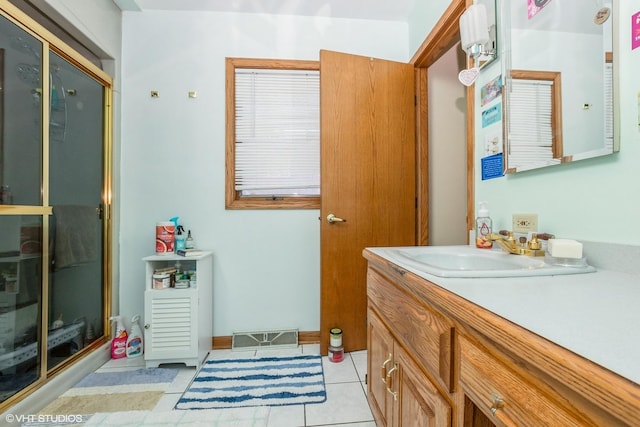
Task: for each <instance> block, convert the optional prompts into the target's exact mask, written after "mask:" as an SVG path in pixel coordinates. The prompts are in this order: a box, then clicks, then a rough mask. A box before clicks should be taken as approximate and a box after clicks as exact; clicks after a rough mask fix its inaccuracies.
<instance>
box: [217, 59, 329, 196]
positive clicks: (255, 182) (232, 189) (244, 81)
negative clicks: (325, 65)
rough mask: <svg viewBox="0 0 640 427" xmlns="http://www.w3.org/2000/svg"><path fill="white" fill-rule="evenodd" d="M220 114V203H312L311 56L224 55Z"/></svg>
mask: <svg viewBox="0 0 640 427" xmlns="http://www.w3.org/2000/svg"><path fill="white" fill-rule="evenodd" d="M310 65H311V67H310ZM229 86H232V87H229ZM227 117H228V120H227V154H228V155H227V207H228V208H242V207H245V208H274V207H277V208H282V207H298V208H305V207H306V208H312V207H319V196H320V72H319V70H318V66H317V63H314V62H307V61H268V60H240V59H235V60H234V59H228V64H227ZM230 122H232V124H231V123H230Z"/></svg>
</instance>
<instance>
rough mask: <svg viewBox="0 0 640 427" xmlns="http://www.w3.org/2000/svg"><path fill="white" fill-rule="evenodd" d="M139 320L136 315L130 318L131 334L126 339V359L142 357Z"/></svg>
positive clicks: (142, 348) (142, 346) (142, 347)
mask: <svg viewBox="0 0 640 427" xmlns="http://www.w3.org/2000/svg"><path fill="white" fill-rule="evenodd" d="M139 319H140V316H139V315H137V314H136V315H135V316H133V317H132V318H131V333H130V334H129V337H128V338H127V357H128V358H130V359H131V358H134V357H139V356H142V352H143V351H144V345H143V341H142V330H141V329H140V325H139V324H138V320H139Z"/></svg>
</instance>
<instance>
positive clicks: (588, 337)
mask: <svg viewBox="0 0 640 427" xmlns="http://www.w3.org/2000/svg"><path fill="white" fill-rule="evenodd" d="M367 249H368V250H370V251H371V252H373V253H374V254H376V255H379V256H381V257H383V258H385V259H387V260H389V261H390V262H393V263H394V264H396V265H398V266H399V267H402V268H404V269H405V270H407V271H410V272H412V273H414V274H416V275H418V276H420V277H422V278H424V279H427V280H428V281H430V282H432V283H435V284H437V285H438V286H440V287H442V288H443V289H446V290H448V291H450V292H452V293H454V294H456V295H459V296H460V297H462V298H465V299H467V300H468V301H471V302H473V303H474V304H476V305H478V306H480V307H483V308H485V309H487V310H489V311H491V312H493V313H495V314H497V315H499V316H501V317H503V318H505V319H508V320H509V321H511V322H513V323H515V324H517V325H519V326H522V327H523V328H526V329H528V330H529V331H531V332H534V333H536V334H538V335H540V336H542V337H544V338H546V339H547V340H549V341H552V342H554V343H556V344H558V345H560V346H562V347H565V348H566V349H568V350H571V351H573V352H574V353H576V354H579V355H581V356H582V357H585V358H586V359H589V360H591V361H593V362H595V363H597V364H599V365H600V366H602V367H604V368H607V369H609V370H610V371H613V372H615V373H617V374H618V375H621V376H622V377H625V378H627V379H629V380H631V381H633V382H635V383H636V384H640V307H639V303H640V275H637V274H628V273H620V272H616V271H609V270H602V269H598V271H596V272H594V273H587V274H573V275H562V276H538V277H509V278H444V277H438V276H433V275H431V274H428V273H424V272H422V271H420V270H418V269H416V268H412V267H411V266H409V265H403V264H402V263H399V262H398V261H396V260H394V259H392V258H389V257H387V256H386V254H385V248H367Z"/></svg>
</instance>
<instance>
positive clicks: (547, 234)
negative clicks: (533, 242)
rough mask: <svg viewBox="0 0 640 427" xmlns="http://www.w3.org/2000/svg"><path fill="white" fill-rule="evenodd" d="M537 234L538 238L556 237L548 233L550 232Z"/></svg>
mask: <svg viewBox="0 0 640 427" xmlns="http://www.w3.org/2000/svg"><path fill="white" fill-rule="evenodd" d="M537 236H538V239H539V240H549V239H555V238H556V236H554V235H553V234H550V233H539V234H538V235H537Z"/></svg>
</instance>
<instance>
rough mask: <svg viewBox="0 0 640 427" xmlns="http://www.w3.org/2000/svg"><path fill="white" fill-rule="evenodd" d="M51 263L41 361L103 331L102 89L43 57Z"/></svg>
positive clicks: (65, 64) (59, 357)
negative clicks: (47, 82)
mask: <svg viewBox="0 0 640 427" xmlns="http://www.w3.org/2000/svg"><path fill="white" fill-rule="evenodd" d="M49 75H50V88H49V92H50V108H49V183H50V186H49V204H50V205H51V206H52V208H53V215H52V216H51V217H50V226H49V228H50V237H51V244H50V248H51V252H50V255H51V257H50V258H51V263H50V269H49V292H48V301H47V303H48V307H49V309H48V325H49V330H48V334H49V339H48V343H47V357H48V358H47V367H48V369H51V368H53V367H54V366H56V365H57V364H59V363H60V362H63V361H65V360H66V359H67V358H69V357H70V356H72V355H73V354H75V353H76V352H78V351H79V350H81V349H82V348H83V347H85V346H86V345H88V344H89V343H91V341H92V340H93V339H95V338H96V337H97V335H96V331H99V332H100V334H99V335H100V336H101V335H102V331H103V326H104V325H103V319H104V315H103V306H104V295H103V289H104V287H103V283H104V277H103V264H102V260H103V252H102V248H103V235H102V230H103V224H102V220H103V216H102V195H103V181H104V168H103V165H104V149H103V141H104V125H103V122H104V111H103V106H104V87H103V86H102V85H101V84H100V83H98V82H97V81H95V80H94V79H92V78H91V77H89V76H88V75H87V74H86V73H84V72H83V71H81V70H80V69H78V68H77V67H76V66H75V65H74V64H72V63H70V62H69V61H67V60H66V59H64V58H62V57H61V56H60V55H58V54H57V53H55V52H50V56H49Z"/></svg>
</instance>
